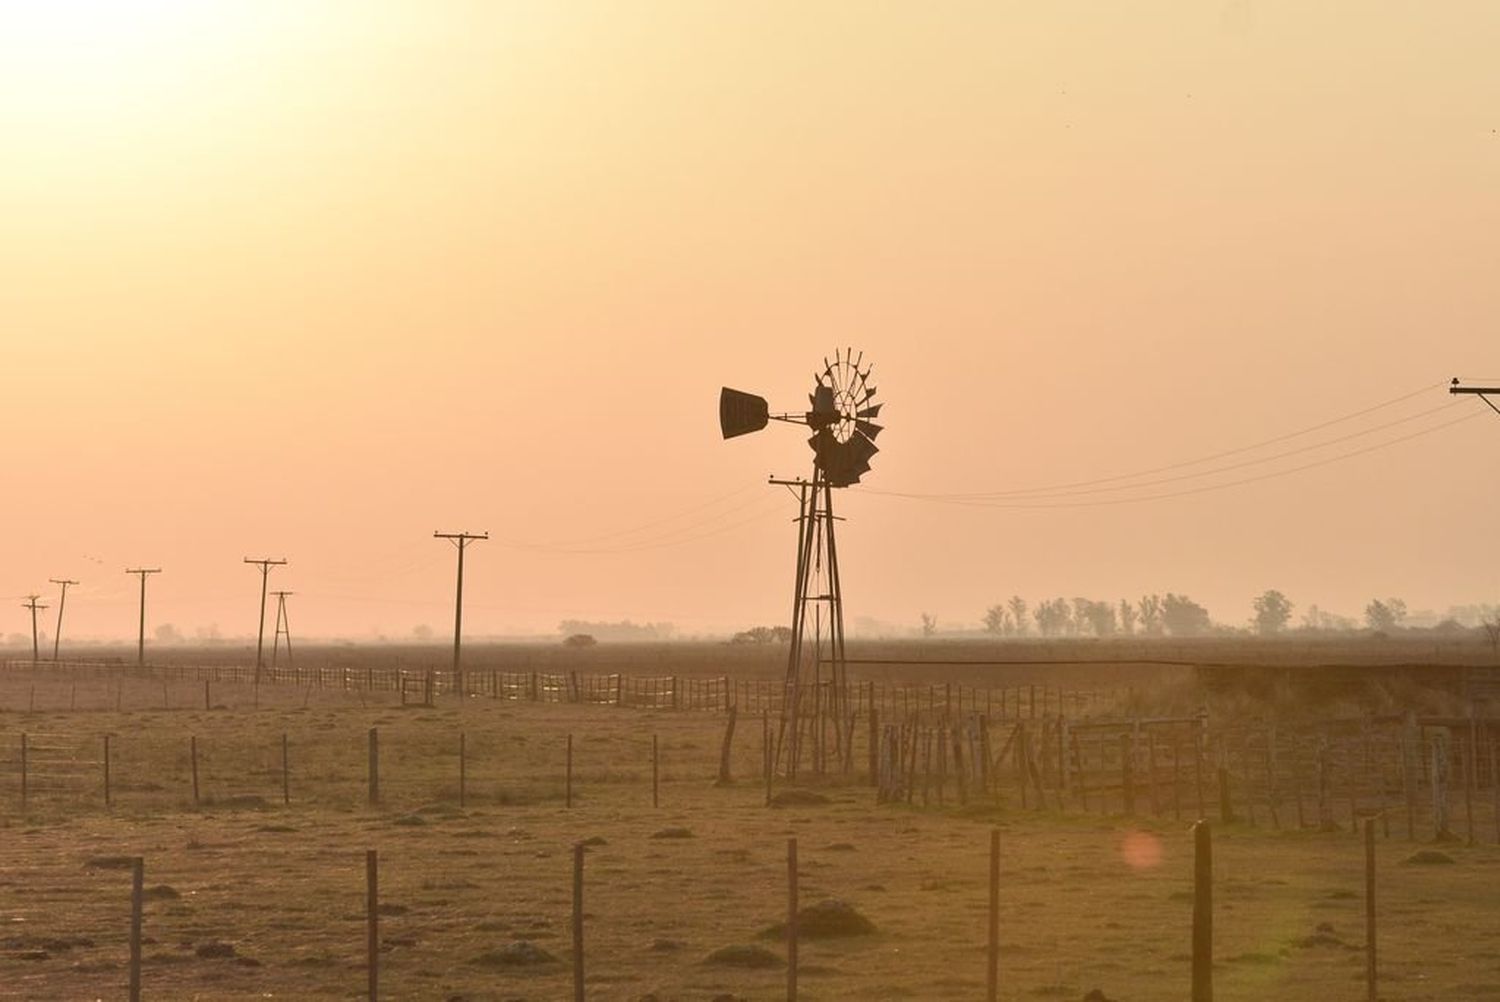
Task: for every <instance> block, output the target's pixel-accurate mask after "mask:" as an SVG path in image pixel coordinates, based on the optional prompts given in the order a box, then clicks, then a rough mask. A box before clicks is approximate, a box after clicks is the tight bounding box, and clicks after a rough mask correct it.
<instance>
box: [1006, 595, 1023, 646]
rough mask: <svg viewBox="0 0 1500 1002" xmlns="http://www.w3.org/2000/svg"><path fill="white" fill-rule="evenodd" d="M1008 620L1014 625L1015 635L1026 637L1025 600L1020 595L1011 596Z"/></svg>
mask: <svg viewBox="0 0 1500 1002" xmlns="http://www.w3.org/2000/svg"><path fill="white" fill-rule="evenodd" d="M1007 604H1008V605H1009V606H1010V618H1011V620H1012V621H1013V622H1014V623H1015V626H1016V633H1017V634H1019V635H1020V636H1023V637H1024V636H1026V600H1025V599H1024V598H1022V597H1021V596H1020V595H1012V596H1011V597H1010V602H1009V603H1007Z"/></svg>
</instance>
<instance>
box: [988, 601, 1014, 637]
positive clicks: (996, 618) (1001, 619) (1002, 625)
mask: <svg viewBox="0 0 1500 1002" xmlns="http://www.w3.org/2000/svg"><path fill="white" fill-rule="evenodd" d="M1009 627H1010V613H1008V612H1006V611H1005V606H1003V605H992V606H990V607H989V608H988V609H986V610H985V611H984V630H985V632H986V633H993V634H995V635H996V636H999V635H1000V634H1002V633H1009V632H1010V629H1009Z"/></svg>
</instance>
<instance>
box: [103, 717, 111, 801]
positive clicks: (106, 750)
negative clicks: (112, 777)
mask: <svg viewBox="0 0 1500 1002" xmlns="http://www.w3.org/2000/svg"><path fill="white" fill-rule="evenodd" d="M109 801H110V796H109V735H108V734H106V735H104V806H105V807H108V806H109Z"/></svg>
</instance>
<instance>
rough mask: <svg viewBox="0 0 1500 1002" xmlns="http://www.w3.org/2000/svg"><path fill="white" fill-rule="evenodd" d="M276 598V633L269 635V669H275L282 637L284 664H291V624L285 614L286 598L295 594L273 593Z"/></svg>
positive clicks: (287, 592)
mask: <svg viewBox="0 0 1500 1002" xmlns="http://www.w3.org/2000/svg"><path fill="white" fill-rule="evenodd" d="M271 594H272V595H275V596H276V632H275V633H273V634H272V635H271V667H272V668H275V667H276V653H277V649H278V648H279V647H280V646H281V644H280V641H281V638H282V636H283V635H284V636H285V637H286V663H287V664H291V663H292V622H291V620H290V619H289V618H288V617H287V614H286V597H287V596H288V595H295V594H296V592H290V591H273V592H271Z"/></svg>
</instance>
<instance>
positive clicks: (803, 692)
mask: <svg viewBox="0 0 1500 1002" xmlns="http://www.w3.org/2000/svg"><path fill="white" fill-rule="evenodd" d="M871 368H872V366H869V365H865V364H864V353H863V352H861V353H859V355H857V356H856V355H855V354H854V350H853V349H852V348H851V349H844V350H843V351H842V352H839V351H835V352H834V355H833V360H832V361H831V362H830V361H829V360H828V359H827V358H824V359H823V369H822V371H821V372H818V373H816V374H815V375H814V377H813V388H812V392H811V393H809V394H808V398H807V399H808V403H809V405H810V406H811V410H808V411H805V412H802V413H783V414H772V413H771V412H770V406H769V404H767V402H766V400H765V398H764V397H759V396H756V395H755V394H752V393H744V392H741V391H740V390H732V389H730V388H728V387H727V386H726V387H724V388H723V390H721V391H720V393H719V430H720V431H721V432H722V433H723V435H724V437H725V438H726V439H727V438H735V437H737V436H740V435H747V434H749V433H751V432H755V431H760V430H761V429H762V428H764V427H766V425H767V424H769V423H770V422H771V421H784V422H786V423H789V424H801V425H806V426H807V427H808V428H809V429H811V430H812V435H811V436H810V437H809V438H808V440H807V444H808V445H809V446H810V447H811V448H812V451H813V472H812V479H811V480H776V479H772V480H771V483H773V484H776V485H780V486H785V487H789V488H792V489H794V490H795V491H796V492H797V496H798V499H799V507H798V515H797V574H796V586H795V588H794V591H793V599H792V623H791V629H792V638H791V644H790V649H789V650H788V652H787V668H786V684H785V691H784V697H783V699H782V708H781V722H780V723H781V726H780V731H779V735H778V739H777V742H776V765H777V768H779V769H780V770H782V771H784V773H785V775H786V776H787V777H788V778H794V777H795V776H796V775H797V770H798V768H799V766H800V765H801V763H802V758H803V755H804V752H810V759H811V766H812V768H813V770H814V771H815V772H818V773H822V772H826V771H827V770H828V768H829V756H830V753H831V754H832V756H833V758H834V761H835V763H837V764H840V765H841V766H842V768H844V769H845V770H847V769H849V768H852V766H853V753H852V737H853V733H854V719H853V716H852V714H851V708H850V702H849V686H848V679H847V677H846V673H845V664H844V600H843V592H842V590H841V588H840V585H839V561H838V546H837V544H836V542H835V538H834V523H835V521H836V519H835V518H834V514H833V491H834V489H835V488H840V487H848V486H850V485H851V484H856V483H858V482H859V478H860V477H862V476H863V475H864V474H865V473H867V472H869V469H870V460H871V459H873V458H874V456H875V453H877V452H879V451H880V450H879V449H877V448H876V446H875V438H876V436H877V435H879V434H880V431H881V426H880V425H877V424H874V423H873V419H874V418H876V417H878V416H879V414H880V408H881V404H878V403H875V402H874V398H875V387H874V386H872V385H871V384H870V382H869V379H870V372H871ZM830 746H831V747H830Z"/></svg>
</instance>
